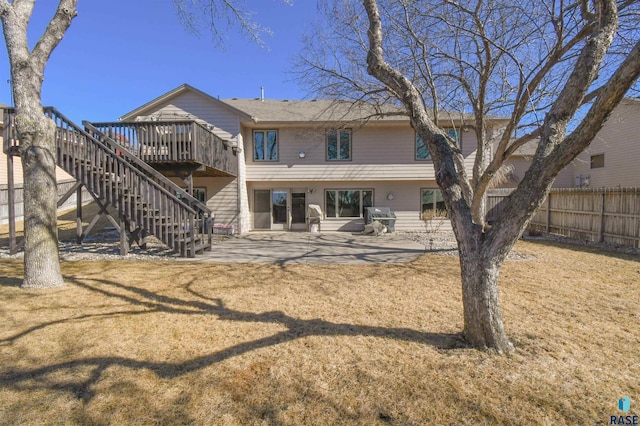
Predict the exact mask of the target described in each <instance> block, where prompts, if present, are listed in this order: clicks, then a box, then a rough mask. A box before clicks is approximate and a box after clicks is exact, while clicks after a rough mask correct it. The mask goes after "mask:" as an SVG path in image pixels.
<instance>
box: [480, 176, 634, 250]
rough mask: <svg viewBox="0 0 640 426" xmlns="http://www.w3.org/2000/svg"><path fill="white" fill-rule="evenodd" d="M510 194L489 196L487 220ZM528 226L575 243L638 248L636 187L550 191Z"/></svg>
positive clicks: (497, 212) (496, 213)
mask: <svg viewBox="0 0 640 426" xmlns="http://www.w3.org/2000/svg"><path fill="white" fill-rule="evenodd" d="M511 191H512V189H507V190H494V191H491V192H490V193H489V195H488V197H487V204H488V206H487V207H488V211H489V212H490V214H489V219H495V218H496V217H497V215H498V214H499V212H500V211H501V209H502V205H501V202H502V201H503V200H504V199H505V198H506V197H507V196H508V195H509V193H511ZM492 209H493V211H492ZM530 226H532V227H534V228H535V229H537V230H540V231H542V232H546V233H550V234H557V235H563V236H566V237H569V238H574V239H579V240H589V241H597V242H605V243H608V244H614V245H620V246H628V247H640V188H584V189H582V188H570V189H552V190H551V192H550V193H549V195H548V196H547V199H546V200H545V201H544V203H543V204H542V206H541V207H540V209H538V211H537V212H536V213H535V215H534V216H533V219H532V220H531V224H530Z"/></svg>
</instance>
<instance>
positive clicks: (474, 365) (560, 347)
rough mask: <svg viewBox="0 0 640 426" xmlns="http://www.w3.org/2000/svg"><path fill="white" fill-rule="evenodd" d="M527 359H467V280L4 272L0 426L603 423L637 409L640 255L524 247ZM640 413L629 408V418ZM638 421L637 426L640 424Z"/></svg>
mask: <svg viewBox="0 0 640 426" xmlns="http://www.w3.org/2000/svg"><path fill="white" fill-rule="evenodd" d="M517 250H518V251H519V252H521V253H523V254H528V255H531V256H534V257H535V260H529V261H509V262H506V264H505V265H504V267H503V270H502V274H501V296H502V308H503V315H504V318H505V321H506V327H507V331H508V333H509V335H510V336H511V337H512V338H513V340H514V342H515V344H516V347H517V352H516V354H515V355H513V356H509V357H505V356H497V355H495V354H492V353H488V352H481V351H477V350H473V349H469V348H466V347H464V344H463V342H462V341H461V339H460V338H459V336H458V333H459V331H460V330H461V328H462V319H461V312H462V307H461V302H460V299H461V295H460V284H459V275H458V274H459V265H458V261H457V259H456V258H454V257H446V256H435V255H425V256H423V257H422V258H420V259H418V260H417V261H415V262H412V263H409V264H405V265H368V266H362V265H324V266H317V265H316V266H308V265H290V266H279V265H255V264H254V265H242V264H239V265H224V264H207V263H183V262H157V263H154V262H147V263H145V262H124V261H121V262H98V261H95V262H63V264H62V269H63V274H64V276H65V279H66V282H67V283H68V285H67V286H66V287H64V288H60V289H56V290H51V291H35V290H22V289H20V288H19V287H18V286H19V284H20V279H21V274H22V264H21V262H20V261H3V262H2V263H0V321H1V323H2V328H0V401H1V402H2V403H1V404H0V423H1V424H21V425H22V424H43V423H54V424H95V425H101V424H227V425H246V424H290V425H299V424H327V425H329V424H331V425H333V424H366V425H372V424H402V425H404V424H438V425H440V424H473V425H485V424H487V425H488V424H509V425H514V424H544V425H547V424H548V425H551V424H554V425H556V424H581V425H582V424H609V416H610V415H616V414H623V413H622V412H619V411H618V410H617V409H616V401H617V400H618V398H620V397H622V396H625V395H627V396H629V397H630V398H631V400H632V411H631V412H630V413H627V414H633V413H636V414H637V412H638V410H637V407H638V405H637V403H638V402H637V401H639V400H640V381H639V380H638V379H639V378H640V353H639V352H638V348H640V328H639V327H638V322H639V320H640V296H639V294H640V291H639V290H640V262H638V257H637V256H636V257H633V256H628V255H618V254H612V253H601V252H597V251H594V250H592V249H579V248H575V247H571V246H565V245H560V244H552V243H540V242H520V243H519V244H518V246H517ZM634 404H635V405H634ZM634 410H635V411H634Z"/></svg>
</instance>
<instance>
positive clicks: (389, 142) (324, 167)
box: [243, 125, 475, 181]
mask: <svg viewBox="0 0 640 426" xmlns="http://www.w3.org/2000/svg"><path fill="white" fill-rule="evenodd" d="M266 129H267V128H266V127H265V130H266ZM271 129H274V126H269V130H271ZM256 130H260V129H259V128H257V129H256ZM276 130H278V150H279V159H278V161H277V162H268V163H266V162H255V161H253V130H252V129H246V130H245V131H244V133H243V136H244V140H245V152H246V155H245V159H246V162H247V180H248V181H278V180H297V181H314V180H325V181H326V180H330V181H345V180H352V181H364V180H376V179H378V180H379V179H388V180H433V179H434V178H435V176H434V170H433V163H432V162H431V161H421V160H416V159H415V132H414V131H413V129H411V127H409V126H408V125H404V126H402V127H400V126H389V125H385V126H374V125H370V126H366V127H362V128H353V129H352V141H351V143H352V159H351V160H350V161H327V160H326V140H325V131H324V130H320V129H314V128H299V127H281V128H276ZM462 147H463V154H464V155H465V156H466V157H467V160H466V161H465V163H466V165H467V168H468V171H469V172H470V171H471V165H472V163H473V152H474V149H475V135H473V134H472V133H470V132H463V135H462ZM300 152H304V153H305V158H303V159H301V158H300V157H299V153H300Z"/></svg>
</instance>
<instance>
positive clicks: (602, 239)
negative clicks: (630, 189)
mask: <svg viewBox="0 0 640 426" xmlns="http://www.w3.org/2000/svg"><path fill="white" fill-rule="evenodd" d="M605 193H606V190H604V189H603V190H602V194H601V197H600V202H601V206H600V231H599V232H598V242H599V243H601V242H603V241H604V202H605V198H606V197H605Z"/></svg>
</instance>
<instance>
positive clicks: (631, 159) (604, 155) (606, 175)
mask: <svg viewBox="0 0 640 426" xmlns="http://www.w3.org/2000/svg"><path fill="white" fill-rule="evenodd" d="M639 162H640V98H625V99H624V100H623V101H622V102H621V103H620V104H619V105H618V106H617V107H616V108H615V109H614V110H613V113H612V114H611V116H610V117H609V120H607V122H606V123H605V124H604V127H603V128H602V130H600V132H599V133H598V135H597V136H596V138H595V139H594V140H593V142H591V145H589V147H588V148H587V149H586V150H585V151H584V152H582V153H581V154H580V155H578V157H577V158H576V159H575V160H574V161H573V163H572V164H571V165H570V166H569V167H572V172H573V176H574V179H575V181H574V185H575V186H583V187H592V188H602V187H639V186H640V166H639V165H638V163H639Z"/></svg>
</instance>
